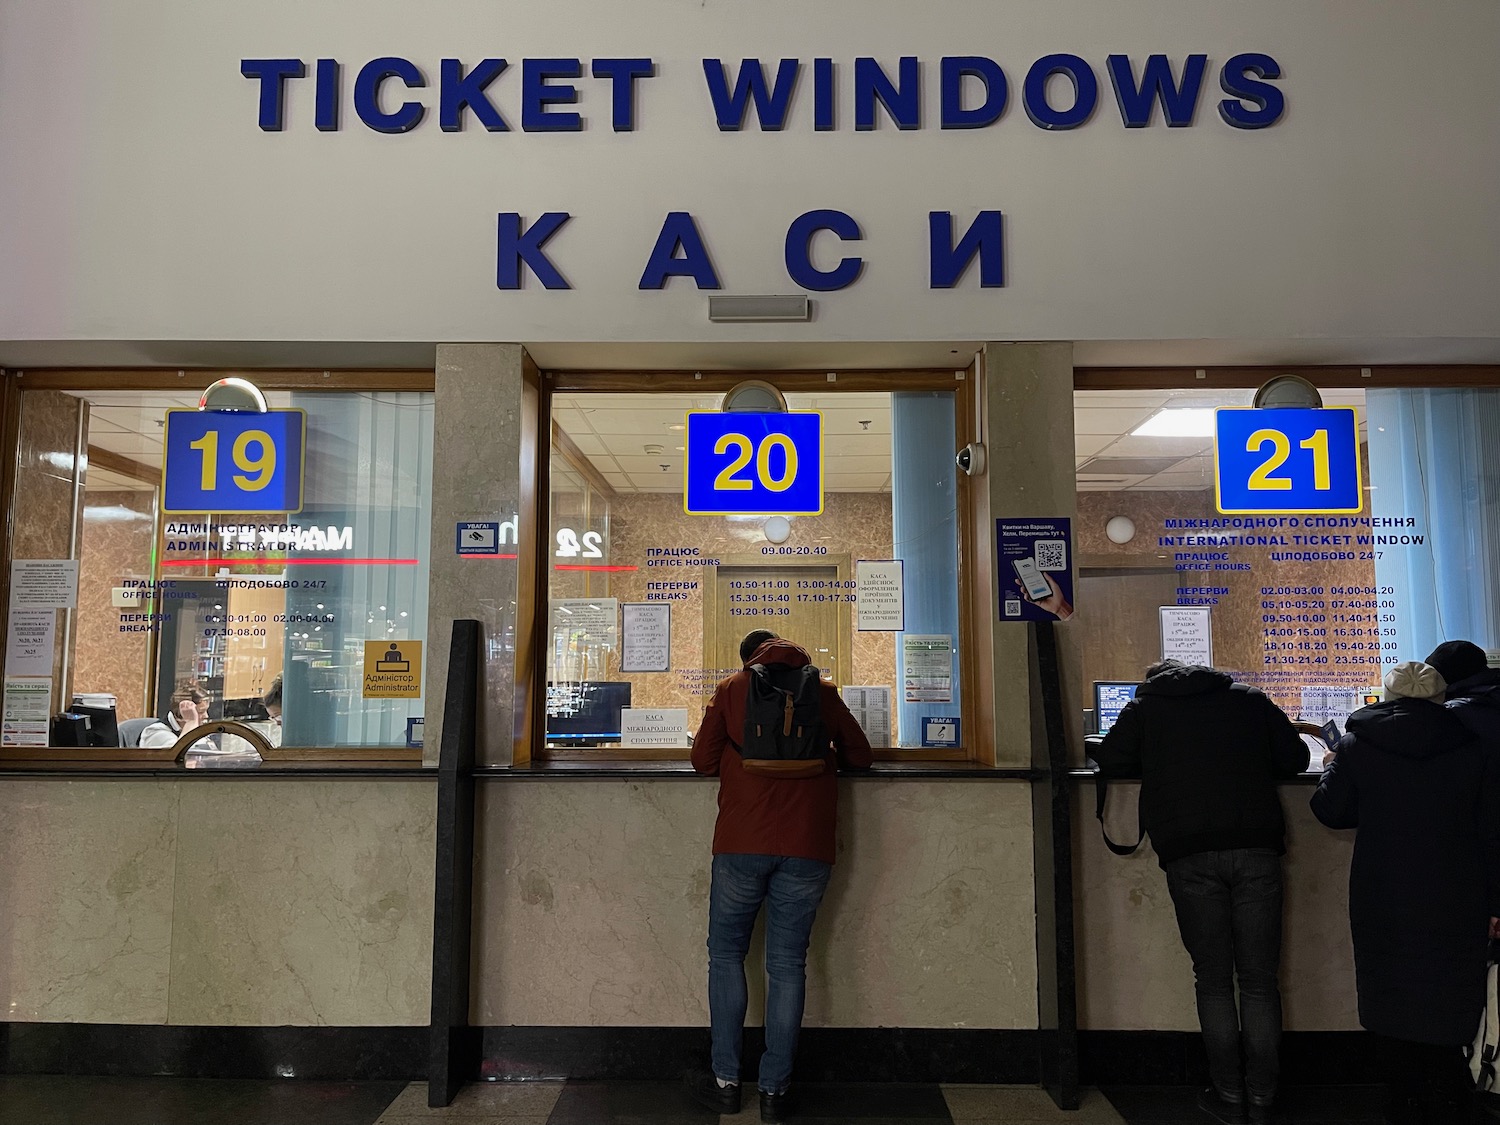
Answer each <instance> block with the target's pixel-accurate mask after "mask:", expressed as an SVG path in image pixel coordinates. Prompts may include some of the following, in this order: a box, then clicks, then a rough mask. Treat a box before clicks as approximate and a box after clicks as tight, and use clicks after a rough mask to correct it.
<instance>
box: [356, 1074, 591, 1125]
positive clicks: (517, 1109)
mask: <svg viewBox="0 0 1500 1125" xmlns="http://www.w3.org/2000/svg"><path fill="white" fill-rule="evenodd" d="M563 1086H564V1083H562V1082H474V1083H471V1084H470V1085H468V1086H465V1087H464V1088H463V1089H462V1090H460V1091H459V1092H458V1096H457V1097H456V1098H454V1099H453V1104H452V1105H448V1106H443V1107H442V1108H441V1109H429V1108H428V1106H427V1083H426V1082H413V1083H412V1084H411V1085H410V1086H408V1087H407V1088H406V1089H404V1090H402V1091H401V1093H400V1094H398V1095H397V1097H396V1100H395V1101H393V1102H391V1104H390V1105H389V1106H387V1107H386V1111H385V1113H384V1115H383V1116H382V1117H381V1118H380V1125H390V1123H391V1122H393V1121H399V1122H401V1123H402V1125H407V1123H408V1122H411V1121H435V1120H439V1119H442V1120H448V1119H457V1120H459V1121H460V1122H462V1125H474V1122H475V1121H476V1120H477V1121H492V1120H493V1121H506V1122H515V1123H516V1125H522V1123H527V1125H529V1122H530V1119H532V1118H536V1119H538V1120H540V1121H546V1119H547V1116H548V1115H549V1114H550V1113H551V1112H552V1109H553V1107H554V1106H555V1105H556V1104H557V1099H558V1096H559V1095H560V1094H561V1093H562V1092H563Z"/></svg>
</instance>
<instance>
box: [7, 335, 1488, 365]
mask: <svg viewBox="0 0 1500 1125" xmlns="http://www.w3.org/2000/svg"><path fill="white" fill-rule="evenodd" d="M724 327H725V328H726V330H728V329H730V328H731V327H732V326H728V325H726V326H724ZM797 331H800V330H799V329H798V326H795V325H788V326H787V335H789V336H791V335H794V334H795V333H796V332H797ZM726 335H729V332H728V331H726ZM525 343H526V350H527V351H528V352H529V353H530V354H531V357H532V358H533V359H534V360H536V362H537V364H538V365H539V366H540V367H542V369H543V370H548V369H551V370H558V371H605V370H608V371H663V370H672V369H677V370H687V371H692V370H703V371H709V370H713V371H796V370H812V371H820V370H823V369H825V368H826V369H828V370H830V371H832V370H835V369H837V368H840V367H842V368H845V369H849V368H903V367H904V368H913V367H935V368H943V367H948V366H950V365H952V366H957V367H963V366H967V365H968V362H969V358H970V357H971V356H973V354H974V352H975V351H977V350H978V349H979V348H980V347H982V346H983V345H982V344H980V343H977V342H975V341H972V340H919V341H899V342H872V343H864V342H856V341H847V340H824V341H804V342H795V341H792V340H783V341H774V342H768V341H756V340H745V339H725V340H721V341H715V342H712V343H708V342H699V343H691V344H689V343H677V344H667V343H649V342H639V341H628V340H612V341H595V342H591V343H557V342H554V343H547V342H545V341H535V340H533V341H529V342H525ZM437 347H438V345H437V344H436V343H434V342H432V341H416V340H385V341H376V342H370V341H359V342H354V341H334V340H301V341H273V340H0V367H7V368H11V369H26V368H29V367H76V368H90V367H96V368H97V367H181V368H198V369H214V368H235V369H250V368H268V367H269V368H309V369H312V370H320V369H327V368H340V367H342V368H349V369H359V370H375V369H379V368H389V369H400V368H409V369H423V370H432V368H433V367H434V365H435V363H436V355H437ZM1073 363H1074V365H1075V366H1078V367H1179V366H1180V367H1282V366H1312V365H1319V364H1336V365H1353V366H1360V365H1367V364H1402V365H1408V364H1411V365H1418V366H1425V365H1429V364H1447V363H1479V364H1492V363H1500V337H1495V336H1484V337H1472V336H1463V337H1441V336H1423V337H1416V338H1412V337H1401V336H1381V337H1374V338H1371V337H1364V338H1347V337H1316V338H1302V339H1291V340H1288V339H1261V340H1257V339H1232V340H1231V339H1224V340H1211V339H1196V340H1078V341H1076V342H1075V343H1074V344H1073Z"/></svg>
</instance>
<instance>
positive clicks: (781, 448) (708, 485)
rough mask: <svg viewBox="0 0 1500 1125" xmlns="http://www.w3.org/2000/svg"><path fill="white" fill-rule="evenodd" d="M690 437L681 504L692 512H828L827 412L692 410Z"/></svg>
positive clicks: (739, 514)
mask: <svg viewBox="0 0 1500 1125" xmlns="http://www.w3.org/2000/svg"><path fill="white" fill-rule="evenodd" d="M685 436H686V438H687V440H686V441H684V442H683V446H684V448H685V450H686V453H685V455H684V457H683V493H682V507H683V510H684V511H686V512H687V513H688V514H689V515H692V516H747V515H775V516H815V515H818V514H819V513H821V512H822V511H823V418H822V415H820V414H817V413H802V414H736V413H733V412H731V413H718V412H712V413H710V412H700V411H693V412H690V413H689V414H688V416H687V425H686V435H685Z"/></svg>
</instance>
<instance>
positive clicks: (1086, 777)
mask: <svg viewBox="0 0 1500 1125" xmlns="http://www.w3.org/2000/svg"><path fill="white" fill-rule="evenodd" d="M1098 774H1099V771H1098V770H1096V769H1079V768H1077V767H1074V768H1073V769H1070V770H1068V776H1069V777H1071V778H1073V779H1074V780H1076V781H1092V780H1093V779H1094V778H1095V777H1097V776H1098ZM1322 777H1323V774H1322V773H1321V772H1319V773H1299V774H1298V775H1297V776H1296V777H1293V778H1289V779H1288V780H1286V781H1279V782H1277V784H1278V785H1316V784H1318V781H1319V780H1320V779H1321V778H1322ZM1109 780H1110V784H1111V785H1115V784H1119V785H1129V784H1139V782H1140V780H1141V779H1140V778H1138V777H1112V778H1110V779H1109Z"/></svg>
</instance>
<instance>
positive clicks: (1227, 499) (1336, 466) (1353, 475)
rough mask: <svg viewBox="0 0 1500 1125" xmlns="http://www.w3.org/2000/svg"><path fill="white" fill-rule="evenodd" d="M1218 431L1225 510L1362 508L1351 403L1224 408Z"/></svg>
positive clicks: (1217, 471) (1218, 477)
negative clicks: (1311, 407)
mask: <svg viewBox="0 0 1500 1125" xmlns="http://www.w3.org/2000/svg"><path fill="white" fill-rule="evenodd" d="M1214 431H1215V432H1214V486H1215V490H1216V493H1217V502H1218V508H1219V511H1220V512H1223V513H1224V514H1225V515H1288V514H1292V515H1295V514H1300V513H1308V514H1316V513H1343V514H1346V515H1349V514H1353V513H1355V512H1358V511H1360V510H1362V509H1363V508H1364V482H1363V478H1362V474H1361V470H1360V464H1359V418H1358V415H1357V414H1356V413H1355V410H1354V407H1352V406H1331V407H1326V408H1324V409H1321V410H1304V409H1299V408H1291V407H1277V408H1267V409H1261V410H1256V409H1253V408H1250V407H1220V408H1219V409H1218V410H1217V411H1215V412H1214Z"/></svg>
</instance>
